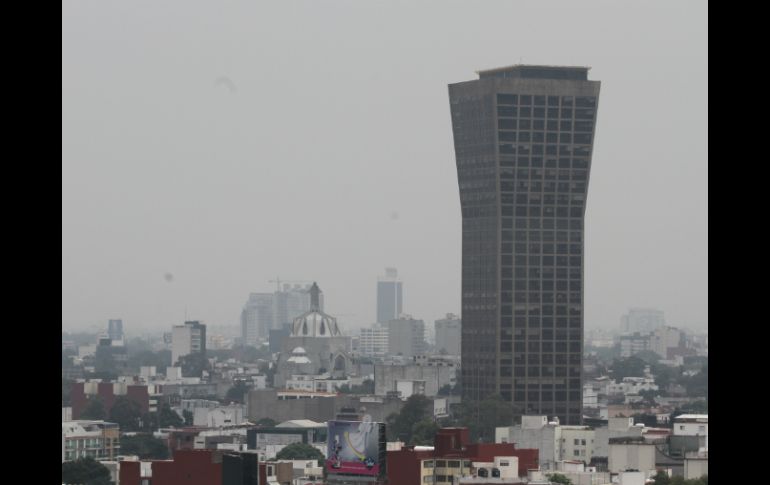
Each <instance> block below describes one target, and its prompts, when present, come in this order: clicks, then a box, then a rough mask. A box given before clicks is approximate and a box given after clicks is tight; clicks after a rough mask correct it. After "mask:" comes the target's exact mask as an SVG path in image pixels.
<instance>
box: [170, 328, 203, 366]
mask: <svg viewBox="0 0 770 485" xmlns="http://www.w3.org/2000/svg"><path fill="white" fill-rule="evenodd" d="M197 352H202V353H204V354H205V353H206V325H203V324H201V323H200V322H198V321H189V322H184V325H176V326H174V327H173V328H172V330H171V364H172V365H176V364H177V361H178V360H179V358H180V357H183V356H185V355H190V354H192V353H197Z"/></svg>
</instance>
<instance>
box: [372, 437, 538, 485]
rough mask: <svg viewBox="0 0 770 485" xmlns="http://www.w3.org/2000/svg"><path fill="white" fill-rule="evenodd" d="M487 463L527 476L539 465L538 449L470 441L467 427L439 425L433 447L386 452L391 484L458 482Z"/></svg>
mask: <svg viewBox="0 0 770 485" xmlns="http://www.w3.org/2000/svg"><path fill="white" fill-rule="evenodd" d="M474 462H476V463H477V466H476V467H475V468H474ZM479 463H483V464H484V465H482V466H479V465H478V464H479ZM490 463H491V464H492V467H491V468H494V464H497V465H498V467H497V468H498V471H500V469H501V468H505V469H506V470H511V472H510V474H511V475H512V476H514V475H513V473H515V476H516V477H519V476H526V474H527V470H528V469H534V468H538V451H537V450H536V449H519V448H517V447H516V446H515V445H513V444H512V443H471V442H470V434H469V431H468V428H442V429H440V430H439V431H438V432H437V433H436V436H435V439H434V446H405V447H403V448H401V450H398V451H388V452H387V473H388V480H389V482H390V483H394V484H396V483H398V484H412V483H415V484H416V483H420V484H423V483H458V482H459V480H460V478H461V477H466V476H467V477H472V476H473V471H474V469H475V470H477V471H478V470H479V469H480V468H487V465H488V464H490ZM514 469H515V471H514ZM506 473H507V474H508V472H506ZM477 475H478V473H477ZM491 476H492V475H491V473H490V477H491Z"/></svg>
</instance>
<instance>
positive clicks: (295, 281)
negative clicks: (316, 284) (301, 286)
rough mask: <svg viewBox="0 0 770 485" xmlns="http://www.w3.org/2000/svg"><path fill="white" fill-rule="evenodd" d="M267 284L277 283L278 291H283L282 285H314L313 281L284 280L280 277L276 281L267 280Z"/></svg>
mask: <svg viewBox="0 0 770 485" xmlns="http://www.w3.org/2000/svg"><path fill="white" fill-rule="evenodd" d="M267 282H268V283H275V289H276V291H281V283H312V281H305V280H282V279H281V278H280V277H278V276H276V277H275V279H274V280H267Z"/></svg>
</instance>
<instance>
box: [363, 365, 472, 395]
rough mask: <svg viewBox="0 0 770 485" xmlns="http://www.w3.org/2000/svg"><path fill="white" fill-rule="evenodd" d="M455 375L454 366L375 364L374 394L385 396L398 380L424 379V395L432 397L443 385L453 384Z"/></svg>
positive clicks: (394, 387)
mask: <svg viewBox="0 0 770 485" xmlns="http://www.w3.org/2000/svg"><path fill="white" fill-rule="evenodd" d="M456 376H457V367H455V366H422V365H414V364H408V365H375V366H374V394H375V395H377V396H385V395H386V394H387V393H388V391H395V390H396V381H399V380H418V381H425V395H426V396H428V397H433V396H435V395H437V394H438V391H439V389H441V388H442V387H443V386H445V385H447V384H450V385H451V384H453V383H454V380H455V379H456Z"/></svg>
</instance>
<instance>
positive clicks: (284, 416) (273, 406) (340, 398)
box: [246, 389, 404, 423]
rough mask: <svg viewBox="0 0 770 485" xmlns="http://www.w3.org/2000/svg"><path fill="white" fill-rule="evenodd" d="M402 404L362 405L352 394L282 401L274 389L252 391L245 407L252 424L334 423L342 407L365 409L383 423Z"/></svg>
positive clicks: (389, 402) (396, 402)
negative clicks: (267, 420)
mask: <svg viewBox="0 0 770 485" xmlns="http://www.w3.org/2000/svg"><path fill="white" fill-rule="evenodd" d="M403 405H404V403H403V401H401V400H399V399H391V400H386V401H385V402H360V401H359V398H358V397H355V396H350V395H337V396H334V397H317V398H313V399H288V400H279V399H278V397H277V392H276V391H275V390H273V389H258V390H253V391H250V392H249V393H248V395H247V404H246V406H247V415H248V419H249V421H252V422H256V421H257V420H259V419H262V418H271V419H274V420H275V421H277V422H279V423H280V422H283V421H288V420H291V419H310V420H312V421H317V422H324V421H329V420H333V419H334V418H335V416H336V414H337V412H339V410H340V409H341V408H342V407H353V408H355V409H361V408H365V409H366V414H369V415H371V416H372V420H373V421H383V422H384V421H385V418H387V416H388V415H389V414H391V413H395V412H398V411H399V410H400V409H401V407H402V406H403Z"/></svg>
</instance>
